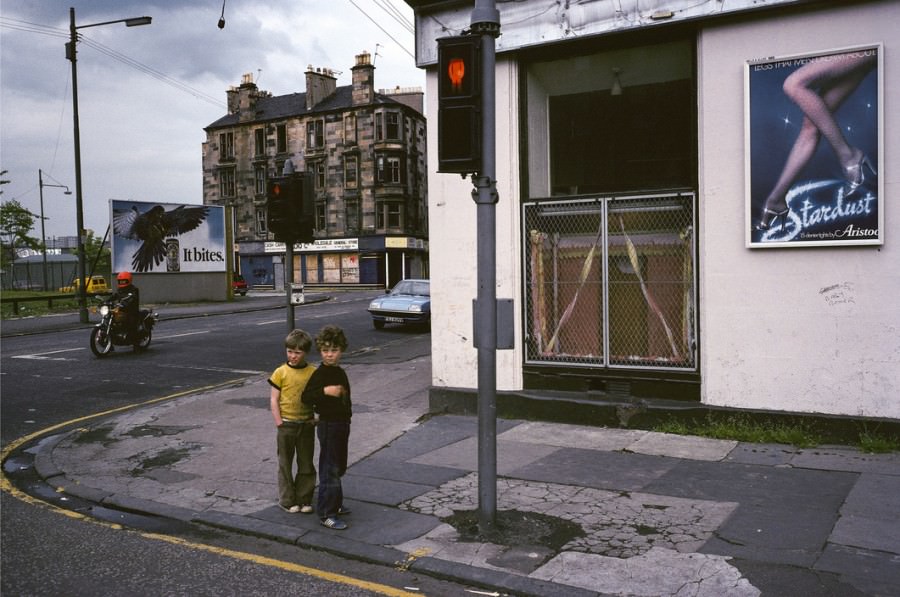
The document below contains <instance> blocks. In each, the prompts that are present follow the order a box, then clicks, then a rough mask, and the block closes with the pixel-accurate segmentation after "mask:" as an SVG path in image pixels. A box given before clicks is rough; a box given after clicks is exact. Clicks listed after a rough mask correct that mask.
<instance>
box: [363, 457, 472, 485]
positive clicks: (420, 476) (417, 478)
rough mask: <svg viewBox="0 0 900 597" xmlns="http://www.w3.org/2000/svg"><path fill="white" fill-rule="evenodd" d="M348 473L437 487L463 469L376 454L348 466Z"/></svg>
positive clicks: (457, 475) (462, 472)
mask: <svg viewBox="0 0 900 597" xmlns="http://www.w3.org/2000/svg"><path fill="white" fill-rule="evenodd" d="M349 473H350V474H352V475H357V476H360V477H374V478H376V479H385V480H389V481H405V482H407V483H416V484H420V485H433V486H435V487H437V486H438V485H441V484H443V483H446V482H447V481H449V480H451V479H455V478H456V477H459V476H460V475H464V474H465V471H461V470H459V469H456V468H447V467H443V466H429V465H426V464H417V463H415V462H402V461H398V460H392V459H389V458H382V457H380V456H378V455H376V456H372V457H370V458H366V459H364V460H362V461H360V462H357V463H356V464H354V465H353V466H352V467H350V470H349Z"/></svg>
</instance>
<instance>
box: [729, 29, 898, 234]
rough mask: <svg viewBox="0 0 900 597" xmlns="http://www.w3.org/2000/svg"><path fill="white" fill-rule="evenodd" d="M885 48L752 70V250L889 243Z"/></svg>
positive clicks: (769, 62)
mask: <svg viewBox="0 0 900 597" xmlns="http://www.w3.org/2000/svg"><path fill="white" fill-rule="evenodd" d="M881 56H882V48H881V46H880V45H871V46H862V47H857V48H848V49H841V50H831V51H827V52H819V53H815V54H803V55H797V56H783V57H771V58H765V59H758V60H751V61H748V62H747V63H746V65H745V71H744V75H745V93H746V104H745V107H746V110H745V114H746V119H745V127H746V134H745V142H746V144H747V152H746V156H747V157H746V158H745V159H746V160H747V161H746V164H745V167H746V172H745V174H746V176H745V182H746V185H747V188H746V199H745V202H746V203H745V204H746V220H745V234H746V244H747V246H748V247H753V248H768V247H801V246H822V245H832V246H846V245H874V244H882V243H883V242H884V238H883V230H884V225H883V223H884V209H883V204H882V197H883V183H882V180H883V178H884V171H883V168H884V165H885V164H884V159H883V155H884V152H883V151H882V129H883V124H882V123H883V119H882V117H881V114H882V99H883V98H882V81H883V76H882V73H881V63H880V60H881Z"/></svg>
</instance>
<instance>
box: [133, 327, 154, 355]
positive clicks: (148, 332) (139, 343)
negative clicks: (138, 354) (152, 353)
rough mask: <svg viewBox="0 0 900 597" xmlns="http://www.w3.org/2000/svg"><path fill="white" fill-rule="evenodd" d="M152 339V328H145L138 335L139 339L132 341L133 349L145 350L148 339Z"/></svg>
mask: <svg viewBox="0 0 900 597" xmlns="http://www.w3.org/2000/svg"><path fill="white" fill-rule="evenodd" d="M152 339H153V330H146V331H145V332H144V333H143V334H142V335H141V337H140V339H139V340H138V341H137V342H135V343H134V350H135V351H141V350H145V349H146V348H147V347H148V346H150V341H151V340H152Z"/></svg>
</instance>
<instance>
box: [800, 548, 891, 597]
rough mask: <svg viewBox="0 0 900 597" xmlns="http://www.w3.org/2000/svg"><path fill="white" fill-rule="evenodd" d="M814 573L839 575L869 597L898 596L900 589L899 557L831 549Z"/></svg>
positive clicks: (825, 553)
mask: <svg viewBox="0 0 900 597" xmlns="http://www.w3.org/2000/svg"><path fill="white" fill-rule="evenodd" d="M814 568H815V570H821V571H827V572H833V573H835V574H839V575H840V577H841V579H842V580H843V581H844V582H845V583H847V584H850V585H852V586H854V587H856V588H857V589H858V590H859V591H861V592H863V593H865V594H866V595H897V594H898V590H897V588H898V587H900V555H898V554H897V553H896V552H893V553H886V552H880V551H872V550H868V549H857V548H854V547H845V546H842V545H828V546H826V547H825V550H824V551H823V552H822V555H821V557H820V558H819V559H818V561H816V563H815V566H814Z"/></svg>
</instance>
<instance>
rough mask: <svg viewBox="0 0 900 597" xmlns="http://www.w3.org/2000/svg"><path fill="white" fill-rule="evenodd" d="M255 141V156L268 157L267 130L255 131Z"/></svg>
mask: <svg viewBox="0 0 900 597" xmlns="http://www.w3.org/2000/svg"><path fill="white" fill-rule="evenodd" d="M253 141H254V143H253V155H256V156H261V155H266V129H264V128H262V129H256V130H254V131H253Z"/></svg>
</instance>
